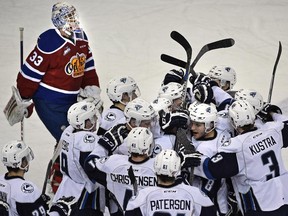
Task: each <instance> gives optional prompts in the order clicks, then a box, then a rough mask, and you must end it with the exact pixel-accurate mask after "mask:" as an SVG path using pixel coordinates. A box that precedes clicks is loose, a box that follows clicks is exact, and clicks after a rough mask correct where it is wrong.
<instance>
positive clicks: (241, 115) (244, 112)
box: [228, 100, 255, 129]
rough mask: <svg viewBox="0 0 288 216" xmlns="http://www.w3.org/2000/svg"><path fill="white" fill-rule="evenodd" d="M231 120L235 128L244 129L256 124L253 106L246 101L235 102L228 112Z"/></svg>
mask: <svg viewBox="0 0 288 216" xmlns="http://www.w3.org/2000/svg"><path fill="white" fill-rule="evenodd" d="M228 114H229V118H230V120H231V123H232V125H233V127H234V128H235V129H236V128H238V127H243V126H245V125H250V124H254V121H255V112H254V109H253V107H252V105H251V104H250V103H249V102H248V101H246V100H236V101H234V102H233V103H232V104H231V106H230V107H229V110H228Z"/></svg>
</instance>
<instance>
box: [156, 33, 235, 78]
mask: <svg viewBox="0 0 288 216" xmlns="http://www.w3.org/2000/svg"><path fill="white" fill-rule="evenodd" d="M234 44H235V41H234V40H233V39H232V38H227V39H223V40H219V41H215V42H212V43H209V44H206V45H204V46H203V47H202V48H201V50H200V51H199V53H198V54H197V56H196V58H195V59H194V61H193V62H192V64H191V66H190V72H191V74H192V76H195V75H196V73H195V71H194V67H195V65H196V64H197V63H198V61H199V60H200V58H201V57H202V56H203V55H204V54H205V53H206V52H208V51H210V50H214V49H220V48H228V47H231V46H233V45H234ZM161 60H162V61H164V62H166V63H169V64H172V65H176V66H179V67H182V68H185V66H186V62H185V61H183V60H180V59H177V58H175V57H172V56H169V55H166V54H162V55H161Z"/></svg>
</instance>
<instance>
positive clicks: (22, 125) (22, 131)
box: [19, 27, 24, 141]
mask: <svg viewBox="0 0 288 216" xmlns="http://www.w3.org/2000/svg"><path fill="white" fill-rule="evenodd" d="M19 31H20V68H21V67H22V65H23V32H24V28H23V27H20V28H19ZM21 140H22V141H24V118H23V119H22V120H21Z"/></svg>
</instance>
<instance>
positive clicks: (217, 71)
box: [208, 65, 236, 90]
mask: <svg viewBox="0 0 288 216" xmlns="http://www.w3.org/2000/svg"><path fill="white" fill-rule="evenodd" d="M208 76H209V77H210V78H212V79H218V80H220V87H223V86H225V85H226V82H229V89H227V90H231V89H232V88H233V86H234V85H235V83H236V72H235V70H234V69H233V68H231V67H227V66H223V65H220V66H214V67H212V68H211V70H210V71H209V72H208Z"/></svg>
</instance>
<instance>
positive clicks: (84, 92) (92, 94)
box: [77, 86, 103, 113]
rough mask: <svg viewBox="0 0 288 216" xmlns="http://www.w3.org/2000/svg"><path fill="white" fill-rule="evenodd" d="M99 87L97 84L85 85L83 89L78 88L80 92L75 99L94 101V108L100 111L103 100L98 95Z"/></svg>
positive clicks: (101, 110)
mask: <svg viewBox="0 0 288 216" xmlns="http://www.w3.org/2000/svg"><path fill="white" fill-rule="evenodd" d="M100 93H101V89H100V88H99V87H98V86H86V87H85V88H84V89H82V88H80V92H79V94H78V96H77V101H78V102H79V101H82V100H86V101H87V102H91V103H94V104H95V106H96V109H97V110H99V112H100V113H102V112H103V101H102V100H101V97H100Z"/></svg>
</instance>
